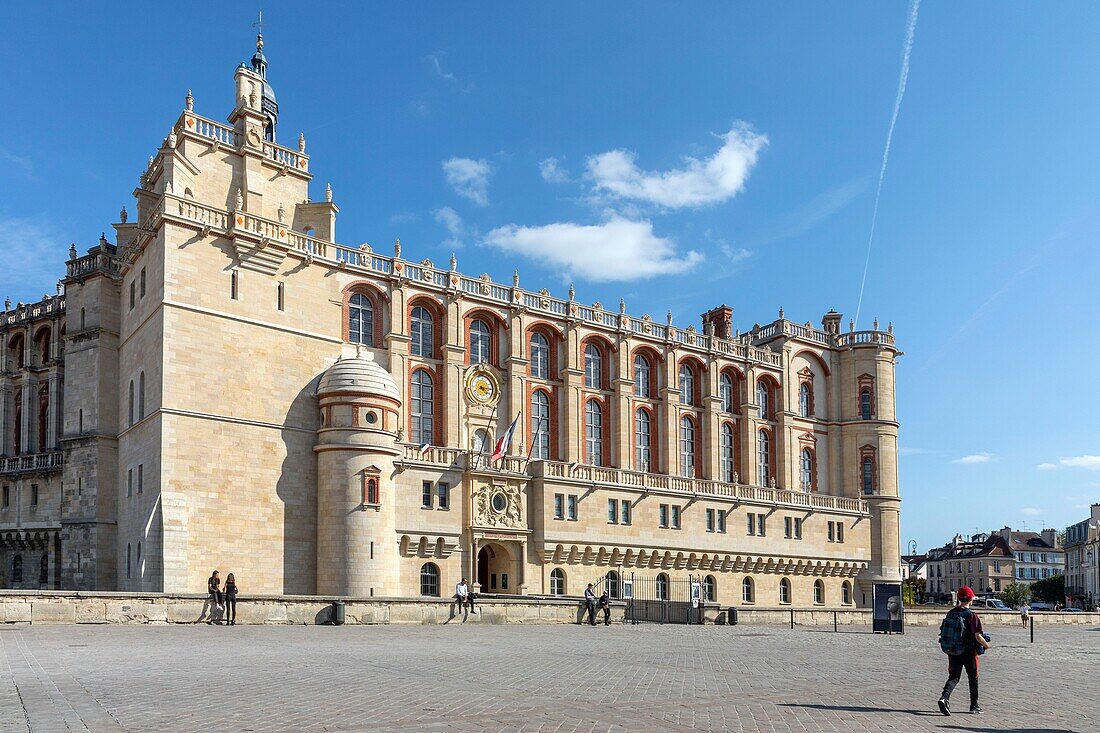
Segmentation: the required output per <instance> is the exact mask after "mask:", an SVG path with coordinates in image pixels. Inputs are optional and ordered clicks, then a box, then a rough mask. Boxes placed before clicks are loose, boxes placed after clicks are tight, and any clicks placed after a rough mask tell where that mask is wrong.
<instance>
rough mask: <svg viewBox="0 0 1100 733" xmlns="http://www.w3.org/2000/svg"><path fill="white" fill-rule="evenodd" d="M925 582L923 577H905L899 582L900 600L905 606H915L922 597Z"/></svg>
mask: <svg viewBox="0 0 1100 733" xmlns="http://www.w3.org/2000/svg"><path fill="white" fill-rule="evenodd" d="M926 585H927V582H926V581H925V579H924V578H906V579H905V580H904V581H902V583H901V601H902V603H904V604H905V605H906V606H915V605H916V604H917V603H918V602H919V601H920V600H921V599H922V598H923V597H924V589H925V586H926Z"/></svg>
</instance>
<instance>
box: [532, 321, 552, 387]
mask: <svg viewBox="0 0 1100 733" xmlns="http://www.w3.org/2000/svg"><path fill="white" fill-rule="evenodd" d="M531 376H532V377H537V378H538V379H549V378H550V342H549V341H548V340H547V339H546V337H545V336H543V335H542V334H541V333H538V332H536V333H533V334H531Z"/></svg>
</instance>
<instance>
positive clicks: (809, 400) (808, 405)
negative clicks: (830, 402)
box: [798, 382, 814, 417]
mask: <svg viewBox="0 0 1100 733" xmlns="http://www.w3.org/2000/svg"><path fill="white" fill-rule="evenodd" d="M813 406H814V395H813V387H812V386H810V383H809V382H803V383H802V384H800V385H798V414H799V415H801V416H802V417H810V416H811V415H812V414H813Z"/></svg>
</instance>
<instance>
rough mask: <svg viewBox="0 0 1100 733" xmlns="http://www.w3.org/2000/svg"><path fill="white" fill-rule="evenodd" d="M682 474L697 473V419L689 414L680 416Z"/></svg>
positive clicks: (686, 475)
mask: <svg viewBox="0 0 1100 733" xmlns="http://www.w3.org/2000/svg"><path fill="white" fill-rule="evenodd" d="M680 475H681V476H684V477H685V478H691V477H692V476H694V475H695V421H694V420H692V419H691V417H690V416H688V415H684V416H683V417H682V418H680Z"/></svg>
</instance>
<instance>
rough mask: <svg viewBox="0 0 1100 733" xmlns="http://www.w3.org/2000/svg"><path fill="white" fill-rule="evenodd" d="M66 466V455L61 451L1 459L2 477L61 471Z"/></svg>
mask: <svg viewBox="0 0 1100 733" xmlns="http://www.w3.org/2000/svg"><path fill="white" fill-rule="evenodd" d="M64 465H65V454H64V453H63V452H61V451H54V452H51V453H32V454H30V455H25V456H9V457H7V458H0V475H9V474H16V473H30V472H34V471H59V470H61V468H62V466H64Z"/></svg>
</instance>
